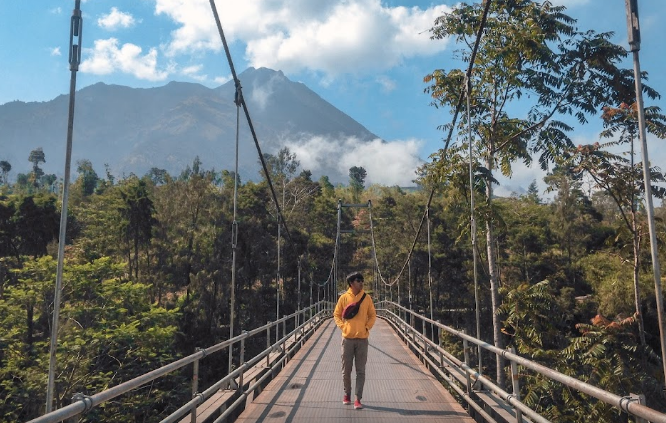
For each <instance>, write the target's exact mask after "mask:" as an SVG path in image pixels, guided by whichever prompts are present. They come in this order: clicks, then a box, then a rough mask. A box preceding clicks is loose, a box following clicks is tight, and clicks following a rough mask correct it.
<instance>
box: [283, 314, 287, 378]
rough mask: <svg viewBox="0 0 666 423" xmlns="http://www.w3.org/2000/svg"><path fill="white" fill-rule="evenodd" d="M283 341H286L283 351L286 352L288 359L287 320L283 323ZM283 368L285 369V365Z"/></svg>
mask: <svg viewBox="0 0 666 423" xmlns="http://www.w3.org/2000/svg"><path fill="white" fill-rule="evenodd" d="M282 339H284V341H282V351H284V355H285V357H286V355H287V320H286V319H285V320H283V321H282ZM283 363H284V361H283ZM283 367H284V365H283Z"/></svg>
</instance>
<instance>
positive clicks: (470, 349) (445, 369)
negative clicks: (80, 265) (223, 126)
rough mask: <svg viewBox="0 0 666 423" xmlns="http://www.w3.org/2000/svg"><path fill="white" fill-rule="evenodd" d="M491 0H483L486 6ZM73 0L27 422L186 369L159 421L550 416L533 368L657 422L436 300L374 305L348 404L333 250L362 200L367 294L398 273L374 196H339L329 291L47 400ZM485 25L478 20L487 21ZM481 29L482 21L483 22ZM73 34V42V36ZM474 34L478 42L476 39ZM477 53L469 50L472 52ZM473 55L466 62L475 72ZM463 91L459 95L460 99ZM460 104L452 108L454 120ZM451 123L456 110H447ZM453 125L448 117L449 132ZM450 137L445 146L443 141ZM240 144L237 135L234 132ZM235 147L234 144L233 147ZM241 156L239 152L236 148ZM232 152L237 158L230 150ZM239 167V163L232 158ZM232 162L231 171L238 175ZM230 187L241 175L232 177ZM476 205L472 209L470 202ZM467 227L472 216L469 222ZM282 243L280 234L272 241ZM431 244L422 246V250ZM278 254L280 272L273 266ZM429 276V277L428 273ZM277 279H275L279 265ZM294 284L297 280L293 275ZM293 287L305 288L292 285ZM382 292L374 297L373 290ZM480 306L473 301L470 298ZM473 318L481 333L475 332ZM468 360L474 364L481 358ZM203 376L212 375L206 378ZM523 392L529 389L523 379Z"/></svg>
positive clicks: (73, 46) (81, 414)
mask: <svg viewBox="0 0 666 423" xmlns="http://www.w3.org/2000/svg"><path fill="white" fill-rule="evenodd" d="M210 4H211V8H212V12H213V15H214V17H215V21H216V23H217V26H218V30H219V32H220V37H221V39H222V43H223V45H224V48H225V52H226V55H227V59H228V61H229V65H230V67H231V72H232V75H233V78H234V81H235V83H236V89H237V91H236V97H235V103H236V105H237V110H238V115H237V122H238V120H239V116H240V109H241V108H242V109H243V111H244V113H245V116H246V118H247V121H248V125H249V127H250V130H251V132H252V136H253V139H254V142H255V145H256V147H257V151H258V153H259V158H260V160H261V163H262V166H263V169H264V172H265V175H266V177H267V179H268V185H269V188H270V190H271V193H272V197H273V200H274V203H275V208H276V211H277V214H278V219H279V221H280V225H278V227H279V228H280V229H279V232H278V239H279V238H280V237H281V232H280V231H281V230H284V232H285V234H286V236H287V237H288V238H290V237H291V236H290V233H289V230H288V228H287V225H286V223H285V221H284V219H283V217H282V213H281V210H280V204H279V202H278V201H277V196H276V194H275V191H274V189H273V185H272V183H271V181H270V176H269V172H268V169H267V166H266V163H265V162H264V160H263V154H261V149H260V146H259V142H258V139H257V136H256V134H255V131H254V128H253V125H252V121H251V118H250V114H249V111H248V109H247V105H246V104H245V101H244V99H243V95H242V91H241V84H240V81H239V80H238V77H237V76H236V72H235V70H234V67H233V61H232V60H231V55H230V53H229V48H228V46H227V43H226V40H225V37H224V32H223V30H222V25H221V23H220V20H219V17H218V14H217V10H216V7H215V3H214V1H213V0H211V1H210ZM489 4H490V1H487V2H486V11H487V8H488V5H489ZM81 16H82V15H81V11H80V0H76V7H75V9H74V14H73V17H72V29H71V34H70V69H71V72H72V79H71V90H70V115H69V125H68V135H67V160H66V169H65V179H64V185H63V205H62V210H63V211H62V219H61V230H60V242H59V260H58V278H57V280H56V295H55V304H54V313H53V335H52V340H51V356H50V359H51V363H50V372H49V382H48V392H47V410H46V413H45V414H44V415H43V416H40V417H38V418H35V419H33V420H31V423H51V422H60V421H64V420H67V419H72V418H77V417H78V418H82V419H84V420H85V416H86V414H87V413H89V412H90V411H91V410H93V409H95V408H96V407H98V406H100V405H103V404H104V403H106V402H108V401H111V400H113V401H115V402H121V403H122V398H123V395H124V394H127V393H129V392H131V391H133V390H136V389H139V388H141V387H144V386H147V385H148V384H150V383H153V381H155V380H157V379H160V378H163V377H167V376H169V375H171V374H173V373H175V372H183V371H187V372H188V373H189V374H190V375H191V384H189V385H187V386H182V387H181V388H182V389H183V390H190V391H191V400H190V401H188V402H186V403H184V404H182V405H180V406H179V408H178V409H177V410H176V411H174V412H173V413H171V414H170V415H169V416H165V417H164V418H163V419H162V422H182V423H186V422H192V423H196V422H214V423H221V422H232V421H238V422H255V421H271V422H311V421H315V420H317V421H322V422H333V421H339V420H341V419H345V420H350V421H367V422H374V421H382V422H385V423H390V422H404V421H414V422H416V421H419V422H421V421H437V422H518V423H520V422H548V421H549V420H547V419H546V418H545V417H543V416H542V415H540V414H539V413H538V412H537V411H535V410H533V409H531V408H530V407H529V406H528V405H527V404H526V403H525V402H523V401H522V400H521V395H520V392H521V384H525V383H528V382H529V381H530V380H533V379H534V378H529V377H527V375H532V376H534V375H539V377H541V378H546V379H548V380H550V381H551V382H552V383H553V384H554V385H553V386H558V387H559V389H568V390H575V391H578V392H580V393H582V394H585V395H587V396H588V397H589V398H590V401H598V402H603V403H605V404H608V405H609V406H611V407H614V408H616V409H617V411H618V413H624V414H626V416H628V417H630V418H631V419H632V421H636V422H647V421H650V422H664V423H666V414H664V413H661V412H659V411H657V410H654V409H652V408H650V407H648V406H646V405H645V404H644V402H645V400H644V397H642V396H641V395H639V394H632V393H612V392H607V391H604V390H602V389H600V388H598V387H595V386H593V385H590V384H587V383H585V382H582V381H580V380H577V379H575V378H573V377H570V376H567V375H565V374H562V373H560V372H558V371H556V370H553V369H550V368H547V367H545V366H543V365H541V364H539V363H537V362H534V361H532V360H529V359H527V358H525V357H521V356H519V355H517V354H516V353H515V352H514V351H512V350H505V349H501V348H497V347H495V346H494V345H491V344H488V343H486V342H484V341H483V340H481V339H479V337H478V336H477V337H473V336H470V335H468V334H466V333H465V332H464V331H461V330H459V329H456V328H453V327H450V326H447V325H444V324H442V323H441V322H439V321H435V320H433V318H432V299H431V302H430V304H431V305H430V317H428V316H425V315H423V314H420V313H417V312H416V311H414V310H410V309H408V308H405V307H403V306H401V305H399V304H397V303H395V302H392V301H389V300H387V299H386V295H384V296H383V297H384V298H383V300H380V301H378V302H377V304H376V308H377V311H378V317H379V320H378V322H377V325H376V326H375V328H373V330H372V333H371V336H370V353H369V359H368V367H367V377H366V381H367V382H366V389H365V396H364V403H365V406H364V408H363V409H362V410H355V409H354V408H353V407H351V406H346V405H343V404H342V392H343V390H342V377H341V369H340V367H341V365H340V347H339V345H340V333H339V331H338V330H337V328H336V326H335V324H334V322H333V320H332V310H333V307H334V305H335V300H336V298H337V295H338V290H339V289H340V288H341V286H342V285H343V284H341V283H340V280H341V278H340V277H339V275H338V269H339V267H340V266H339V263H338V257H339V255H338V252H339V246H340V239H341V235H342V234H344V233H346V232H348V231H349V230H346V229H344V228H342V227H341V210H342V209H343V208H344V207H356V208H359V207H367V208H368V209H369V211H370V213H369V220H370V236H371V239H372V256H373V259H374V263H375V267H374V269H373V277H372V281H373V282H372V283H373V284H374V285H373V289H372V291H373V292H375V293H381V292H382V290H383V289H386V288H387V287H388V288H390V287H391V286H392V285H394V284H395V283H397V281H398V280H399V279H400V277H401V275H402V273H403V271H404V270H405V267H406V266H407V263H409V257H410V256H411V251H413V249H414V248H413V246H412V249H411V250H410V253H409V255H408V258H407V262H406V263H405V266H403V268H402V270H401V271H400V274H398V276H397V277H396V278H394V279H393V281H387V280H386V279H385V278H384V276H383V275H382V273H381V271H380V266H379V263H378V262H377V257H376V245H375V238H374V230H373V227H372V204H371V203H370V202H368V203H367V204H343V203H342V202H339V203H338V210H337V213H338V221H337V235H336V242H335V251H334V254H333V262H332V264H331V271H330V274H329V277H328V279H327V280H326V281H325V282H324V283H323V284H321V286H325V287H326V289H325V292H326V295H325V296H324V299H323V300H321V301H318V302H316V303H314V304H311V305H309V306H307V307H302V308H301V307H300V297H299V310H298V311H296V312H295V313H293V314H291V315H287V316H283V317H280V309H279V304H280V301H279V295H280V294H279V288H278V292H277V297H278V301H277V302H276V304H277V316H278V319H276V321H274V322H269V323H268V324H266V325H264V326H261V327H257V328H244V329H243V331H242V332H241V333H240V334H238V335H236V331H235V330H234V317H233V315H232V316H231V322H230V336H229V339H227V340H225V341H223V342H220V343H218V344H216V345H213V346H210V347H208V348H205V349H198V350H197V351H196V352H195V353H193V354H191V355H189V356H187V357H183V358H181V359H179V360H177V361H174V362H172V363H169V364H167V365H165V366H163V367H160V368H157V369H153V370H150V371H148V372H147V373H145V374H143V375H141V376H139V377H136V378H134V379H132V380H129V381H126V382H123V383H121V384H119V385H117V386H114V387H111V388H109V389H107V390H104V391H102V392H98V393H89V394H86V393H80V394H76V395H75V396H74V397H73V398H72V401H71V404H69V405H67V406H64V407H62V408H59V409H57V410H52V409H51V404H52V402H53V389H54V377H55V376H54V371H53V369H54V368H55V364H56V363H55V352H54V351H55V347H56V344H57V337H56V336H55V334H57V330H58V310H59V309H58V308H59V302H60V289H61V288H60V286H61V283H62V266H63V260H62V256H63V249H64V245H65V238H64V236H65V230H66V222H67V201H68V187H69V173H70V169H69V166H70V162H71V149H72V127H73V112H74V99H75V87H76V77H75V75H76V72H77V71H78V66H79V63H80V59H81V45H80V34H81V28H82V18H81ZM482 25H483V24H482ZM479 34H481V29H480V30H479ZM77 42H78V44H77ZM477 42H478V39H477ZM474 51H476V49H475V50H474ZM473 63H474V59H473V57H472V59H471V60H470V69H469V70H468V76H469V73H470V72H471V67H472V64H473ZM462 99H463V93H461V97H460V100H461V101H460V103H462ZM457 112H458V111H457V110H456V116H457ZM454 121H455V117H454ZM453 126H454V124H452V125H451V128H453ZM450 138H451V134H450V133H449V137H448V139H447V142H446V148H448V145H449V141H450ZM236 143H237V145H238V136H237V137H236ZM237 151H238V148H237ZM237 154H238V152H236V155H237ZM236 157H237V156H236ZM236 163H238V160H236ZM237 173H238V169H236V174H237ZM236 184H237V180H236ZM433 193H434V190H433V191H432V192H431V194H430V198H429V200H428V205H427V206H426V208H425V209H426V211H425V213H424V215H423V218H422V220H421V225H420V226H419V228H418V231H417V234H416V238H415V241H414V243H416V242H417V239H418V237H419V234H420V232H421V230H422V228H423V226H424V225H425V224H427V225H428V238H429V231H430V227H429V215H428V210H429V205H430V201H431V200H432V197H433ZM236 199H237V186H236V187H235V189H234V223H233V227H232V244H233V245H232V247H233V248H232V251H233V259H232V261H233V266H232V269H233V270H232V275H231V281H230V283H231V287H232V289H231V310H234V305H233V304H234V303H233V302H234V301H235V298H234V291H233V287H234V286H235V259H236V257H235V254H236V240H237V237H238V230H239V229H238V225H237V223H236ZM472 209H473V207H472ZM472 225H473V219H472ZM278 245H279V242H278ZM429 249H430V248H428V250H429ZM279 261H280V255H279V251H278V269H279V268H280V263H279ZM429 279H430V278H429ZM276 280H280V274H279V270H278V274H277V278H276ZM299 282H300V276H299ZM299 292H300V291H299ZM380 297H381V295H380ZM477 312H478V303H477ZM478 321H479V319H478V317H477V335H478ZM444 335H445V336H447V337H452V338H454V339H456V341H457V342H459V343H460V344H461V345H462V348H461V352H459V353H455V352H451V351H449V350H447V349H446V348H445V347H444V346H443V345H442V339H443V336H444ZM257 341H258V342H259V343H261V342H265V348H264V349H263V350H262V351H260V352H259V353H257V354H256V355H254V356H252V357H246V356H245V351H246V343H248V342H254V344H255V345H256V343H257ZM482 353H483V354H485V355H489V356H493V357H497V358H498V362H500V361H499V360H500V359H501V360H503V361H505V362H506V363H507V366H506V368H507V369H508V372H509V373H510V376H511V377H510V383H509V384H507V385H509V386H504V385H505V384H504V383H503V382H502V381H497V380H495V379H493V378H492V377H491V376H489V375H487V374H484V373H483V370H482V369H483V366H482V365H481V363H480V357H481V356H482ZM216 354H226V355H228V361H229V367H228V371H227V372H226V374H225V375H224V376H223V377H222V378H220V379H219V380H217V381H215V382H214V383H211V384H209V385H208V386H200V385H199V380H200V379H201V376H202V375H201V374H200V371H199V369H200V364H201V363H202V362H203V361H204V360H207V359H209V358H210V357H212V356H214V355H216ZM475 359H478V360H479V361H478V362H476V361H475ZM206 379H210V378H206ZM527 388H528V389H529V387H527ZM131 415H132V410H131V409H128V410H127V420H128V421H129V420H130V419H131Z"/></svg>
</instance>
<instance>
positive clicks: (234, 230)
mask: <svg viewBox="0 0 666 423" xmlns="http://www.w3.org/2000/svg"><path fill="white" fill-rule="evenodd" d="M241 95H242V93H241V92H240V91H238V90H236V95H235V98H234V103H236V163H235V168H234V169H235V171H234V214H233V221H232V224H231V306H230V307H231V310H230V311H229V316H230V317H229V319H230V322H229V339H231V338H233V337H234V320H235V317H236V315H235V312H234V310H235V305H236V247H237V246H238V221H237V219H236V218H237V214H238V146H239V138H240V136H239V134H240V98H239V97H240V96H241ZM232 355H233V354H229V368H228V373H231V370H232V365H233V363H232Z"/></svg>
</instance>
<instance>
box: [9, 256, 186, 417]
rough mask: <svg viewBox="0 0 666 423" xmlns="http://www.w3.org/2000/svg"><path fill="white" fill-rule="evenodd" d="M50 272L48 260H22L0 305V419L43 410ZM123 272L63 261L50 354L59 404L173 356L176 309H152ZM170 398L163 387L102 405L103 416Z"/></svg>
mask: <svg viewBox="0 0 666 423" xmlns="http://www.w3.org/2000/svg"><path fill="white" fill-rule="evenodd" d="M55 270H56V263H55V260H53V259H52V258H51V257H49V256H46V257H42V258H40V259H38V260H29V261H26V262H25V263H24V266H23V268H20V269H15V270H14V273H15V275H16V280H17V283H16V284H12V285H10V286H7V287H6V288H5V290H4V293H3V298H2V299H1V300H0V321H1V322H2V328H0V339H1V340H2V341H1V347H2V348H1V349H0V359H1V360H2V366H0V369H1V370H0V380H1V381H2V382H1V383H0V386H1V389H0V395H1V396H2V400H3V403H4V404H5V406H4V407H3V408H2V412H3V415H4V420H0V421H8V422H9V421H24V420H27V419H29V418H33V417H36V416H37V415H39V414H41V412H42V410H43V407H44V401H45V382H46V375H47V373H48V362H49V360H48V352H49V339H50V332H49V328H50V325H49V323H50V321H49V319H50V312H51V310H50V309H47V306H48V305H49V304H51V303H52V301H53V286H54V280H55ZM123 273H124V272H123V266H122V265H117V264H114V263H113V261H112V260H111V259H110V258H102V259H99V260H96V261H94V262H92V263H86V264H73V263H66V266H65V273H64V276H63V280H64V281H65V283H64V286H63V295H62V298H63V301H62V308H61V328H60V331H59V333H58V340H59V342H58V350H57V356H56V361H57V365H58V372H57V378H56V391H57V392H56V393H57V398H56V401H57V405H58V407H60V406H63V405H65V404H67V401H68V400H69V398H71V396H72V395H73V394H74V393H75V392H86V393H93V392H99V391H101V390H103V389H106V388H108V387H109V386H111V385H115V384H118V383H119V382H121V381H125V380H129V379H132V378H134V377H136V376H139V375H140V374H143V373H145V372H146V370H147V369H153V368H157V367H159V366H161V365H163V364H166V363H168V362H170V361H172V360H173V359H175V358H176V357H175V356H174V355H173V341H174V336H175V334H176V331H177V327H176V326H175V323H176V322H177V317H178V312H177V310H175V309H174V310H170V311H167V310H165V309H163V308H159V307H155V306H153V305H151V304H150V302H149V301H148V300H149V296H148V295H147V293H148V289H149V287H148V286H146V285H142V284H137V283H134V282H131V281H127V280H123ZM26 316H27V324H26ZM170 395H172V394H171V393H170V392H169V391H168V390H167V391H160V390H154V391H153V393H152V394H151V395H148V396H146V395H144V394H132V395H130V396H129V397H128V398H124V399H123V401H122V404H117V403H113V404H109V405H107V406H105V410H104V414H105V415H108V414H112V415H113V413H120V412H122V413H123V414H126V410H127V407H129V408H130V409H135V408H136V409H141V408H142V407H146V406H148V404H152V401H153V399H154V398H155V397H157V398H160V397H168V396H170ZM151 407H152V405H151ZM169 407H172V406H168V407H167V406H163V407H162V408H158V410H157V412H156V413H153V415H152V417H150V416H147V420H146V421H156V420H155V418H156V417H155V416H156V415H158V414H159V413H160V412H164V410H165V409H167V408H169ZM114 410H115V411H114ZM96 415H97V412H95V413H92V414H91V415H90V416H89V417H87V418H90V419H92V420H94V419H95V418H94V417H93V416H96ZM92 420H91V421H92Z"/></svg>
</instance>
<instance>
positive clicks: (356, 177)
mask: <svg viewBox="0 0 666 423" xmlns="http://www.w3.org/2000/svg"><path fill="white" fill-rule="evenodd" d="M366 176H368V174H367V172H366V171H365V169H364V168H362V167H360V166H352V167H350V168H349V186H350V187H351V190H352V194H353V196H354V202H357V203H358V202H359V201H360V196H361V193H362V192H363V189H364V188H365V177H366Z"/></svg>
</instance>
